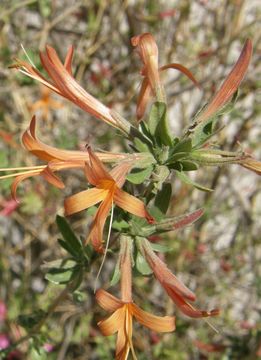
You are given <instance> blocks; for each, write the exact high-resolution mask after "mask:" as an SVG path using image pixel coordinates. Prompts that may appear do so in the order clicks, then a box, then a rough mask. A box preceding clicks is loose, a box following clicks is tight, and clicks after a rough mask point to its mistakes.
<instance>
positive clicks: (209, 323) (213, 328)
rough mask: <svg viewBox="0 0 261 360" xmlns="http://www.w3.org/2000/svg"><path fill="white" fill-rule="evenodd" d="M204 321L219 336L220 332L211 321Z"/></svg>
mask: <svg viewBox="0 0 261 360" xmlns="http://www.w3.org/2000/svg"><path fill="white" fill-rule="evenodd" d="M203 320H204V321H205V322H206V323H207V324H208V326H210V327H211V329H212V330H214V331H215V332H216V333H217V334H219V330H218V329H217V328H216V327H215V326H214V325H213V324H211V322H210V321H209V319H206V318H203Z"/></svg>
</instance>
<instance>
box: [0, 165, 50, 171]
mask: <svg viewBox="0 0 261 360" xmlns="http://www.w3.org/2000/svg"><path fill="white" fill-rule="evenodd" d="M45 167H46V165H36V166H22V167H15V168H2V169H0V171H16V170H34V169H43V168H45Z"/></svg>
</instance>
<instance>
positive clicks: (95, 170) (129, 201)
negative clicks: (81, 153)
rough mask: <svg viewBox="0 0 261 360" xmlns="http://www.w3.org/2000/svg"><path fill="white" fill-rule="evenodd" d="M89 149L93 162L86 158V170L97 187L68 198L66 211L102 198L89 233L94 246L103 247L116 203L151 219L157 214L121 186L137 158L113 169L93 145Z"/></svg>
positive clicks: (91, 203) (85, 205) (68, 212)
mask: <svg viewBox="0 0 261 360" xmlns="http://www.w3.org/2000/svg"><path fill="white" fill-rule="evenodd" d="M88 153H89V163H88V162H86V165H85V174H86V177H87V180H88V182H89V183H90V184H92V185H93V186H95V187H94V188H91V189H87V190H84V191H81V192H80V193H78V194H75V195H72V196H70V197H69V198H67V199H65V202H64V207H65V215H71V214H74V213H76V212H79V211H82V210H84V209H87V208H89V207H90V206H93V205H95V204H97V203H98V202H102V203H101V205H100V206H99V208H98V211H97V212H96V215H95V217H94V221H93V224H92V229H91V233H90V236H89V238H90V239H91V241H92V244H93V246H94V248H95V249H96V250H97V251H102V234H103V228H104V224H105V221H106V218H107V216H108V214H109V212H110V209H111V207H112V206H113V203H115V204H116V205H118V206H119V207H120V208H122V209H123V210H126V211H128V212H130V213H131V214H134V215H136V216H140V217H144V218H146V219H147V220H148V221H149V222H153V218H152V217H151V216H150V214H149V213H148V211H147V210H146V207H145V205H144V204H143V202H142V201H141V200H139V199H137V198H136V197H134V196H132V195H129V194H128V193H126V192H125V191H123V190H121V187H122V186H123V184H124V182H125V179H126V174H127V173H128V171H129V170H130V168H131V167H132V166H133V161H127V162H122V163H121V164H119V165H118V166H116V167H115V168H113V169H112V170H111V171H110V173H109V172H108V171H107V170H106V169H105V168H104V166H103V164H102V162H101V161H100V160H99V158H98V157H97V156H96V155H95V154H94V153H93V152H92V150H91V149H90V147H89V148H88Z"/></svg>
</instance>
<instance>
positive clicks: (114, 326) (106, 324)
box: [98, 306, 125, 336]
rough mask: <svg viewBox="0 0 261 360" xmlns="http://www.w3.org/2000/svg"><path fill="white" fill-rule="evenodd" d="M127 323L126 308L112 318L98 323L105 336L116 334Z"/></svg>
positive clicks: (120, 309)
mask: <svg viewBox="0 0 261 360" xmlns="http://www.w3.org/2000/svg"><path fill="white" fill-rule="evenodd" d="M124 321H125V308H124V306H123V307H120V308H119V309H117V310H116V311H115V312H114V313H113V314H112V315H111V316H109V317H108V318H107V319H105V320H101V321H99V322H98V326H99V328H100V330H101V332H102V334H103V335H105V336H110V335H113V334H115V333H116V332H117V331H118V330H119V329H120V328H121V327H122V326H123V324H124Z"/></svg>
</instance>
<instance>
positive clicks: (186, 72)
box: [159, 63, 199, 87]
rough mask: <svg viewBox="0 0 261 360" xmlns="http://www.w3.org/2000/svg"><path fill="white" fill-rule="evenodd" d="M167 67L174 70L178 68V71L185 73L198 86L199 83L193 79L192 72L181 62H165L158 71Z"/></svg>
mask: <svg viewBox="0 0 261 360" xmlns="http://www.w3.org/2000/svg"><path fill="white" fill-rule="evenodd" d="M167 69H175V70H179V71H180V72H182V73H183V74H184V75H186V76H187V77H188V78H189V79H190V80H191V81H192V82H193V83H194V84H195V85H196V86H197V87H199V83H198V82H197V80H196V79H195V77H194V75H193V74H192V72H191V71H190V70H189V69H188V68H186V67H185V66H183V65H181V64H177V63H173V64H167V65H164V66H162V67H160V69H159V70H160V71H164V70H167Z"/></svg>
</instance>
